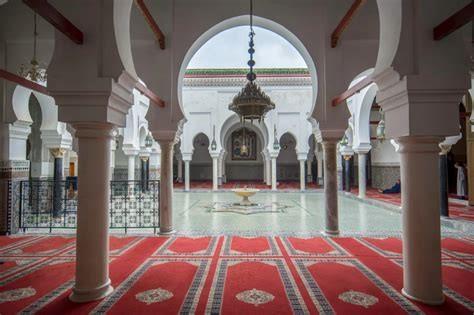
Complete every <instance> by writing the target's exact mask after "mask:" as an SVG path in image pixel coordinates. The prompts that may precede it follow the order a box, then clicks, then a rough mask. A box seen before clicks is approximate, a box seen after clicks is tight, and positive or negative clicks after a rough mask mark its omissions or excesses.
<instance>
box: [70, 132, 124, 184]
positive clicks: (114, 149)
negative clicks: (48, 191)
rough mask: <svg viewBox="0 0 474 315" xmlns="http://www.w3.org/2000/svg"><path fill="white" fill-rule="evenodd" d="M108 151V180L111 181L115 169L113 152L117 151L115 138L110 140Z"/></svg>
mask: <svg viewBox="0 0 474 315" xmlns="http://www.w3.org/2000/svg"><path fill="white" fill-rule="evenodd" d="M110 150H111V151H110V152H111V153H110V178H111V179H112V180H113V179H114V169H115V151H116V150H117V143H116V142H115V137H114V138H112V140H110ZM68 167H69V166H68Z"/></svg>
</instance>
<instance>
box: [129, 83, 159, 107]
mask: <svg viewBox="0 0 474 315" xmlns="http://www.w3.org/2000/svg"><path fill="white" fill-rule="evenodd" d="M135 88H136V89H137V90H138V91H140V93H142V94H143V95H145V96H146V97H148V98H149V99H150V101H152V102H153V103H155V104H156V105H158V106H160V107H165V101H163V100H162V99H161V98H160V97H159V96H158V95H156V94H155V93H154V92H153V91H152V90H150V89H149V88H147V87H146V86H145V85H143V84H142V83H138V84H137V85H136V86H135Z"/></svg>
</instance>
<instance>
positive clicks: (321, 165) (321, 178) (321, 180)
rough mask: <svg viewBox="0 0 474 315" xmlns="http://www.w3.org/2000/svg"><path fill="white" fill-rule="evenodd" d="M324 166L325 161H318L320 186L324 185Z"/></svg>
mask: <svg viewBox="0 0 474 315" xmlns="http://www.w3.org/2000/svg"><path fill="white" fill-rule="evenodd" d="M323 165H324V160H323V159H318V161H317V166H318V174H317V175H318V181H317V182H318V185H323V183H324V174H323Z"/></svg>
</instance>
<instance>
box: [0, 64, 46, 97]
mask: <svg viewBox="0 0 474 315" xmlns="http://www.w3.org/2000/svg"><path fill="white" fill-rule="evenodd" d="M0 78H3V79H5V80H7V81H10V82H13V83H16V84H18V85H21V86H23V87H25V88H28V89H30V90H33V91H36V92H39V93H42V94H45V95H49V92H48V90H47V89H46V87H45V86H42V85H41V84H38V83H36V82H33V81H30V80H28V79H25V78H23V77H20V76H19V75H16V74H14V73H11V72H8V71H6V70H2V69H0Z"/></svg>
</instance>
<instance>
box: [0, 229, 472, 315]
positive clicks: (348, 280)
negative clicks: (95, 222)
mask: <svg viewBox="0 0 474 315" xmlns="http://www.w3.org/2000/svg"><path fill="white" fill-rule="evenodd" d="M110 244H111V246H110V247H111V249H110V279H111V281H112V285H113V287H114V291H113V292H112V293H111V294H110V295H109V296H107V297H106V298H104V299H102V300H100V301H95V302H91V303H85V304H75V303H72V302H70V301H69V300H68V298H67V297H68V295H69V294H70V292H71V289H72V288H73V286H74V270H75V257H74V255H75V238H74V237H72V236H64V235H63V236H58V235H51V236H36V235H31V236H21V237H18V236H16V237H8V236H2V237H0V261H1V262H2V264H0V313H1V314H104V313H107V314H259V315H260V314H318V313H320V314H383V313H387V314H472V313H473V312H474V240H473V239H472V238H470V237H463V238H461V237H459V238H445V239H443V240H442V247H443V249H442V251H443V253H442V268H443V269H442V271H443V290H444V293H445V296H446V302H445V303H444V304H443V305H441V306H438V307H434V306H427V305H424V304H421V303H418V302H415V301H412V300H410V299H407V298H406V297H405V296H403V295H402V294H401V288H402V285H403V269H402V266H403V255H402V246H401V240H400V239H399V238H397V237H380V238H375V237H357V238H355V237H336V238H327V237H318V236H309V237H294V236H291V237H290V236H288V237H286V236H285V237H283V236H271V237H270V236H257V237H243V236H195V237H184V236H172V237H157V236H154V237H152V236H147V237H145V236H130V235H113V236H111V238H110Z"/></svg>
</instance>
